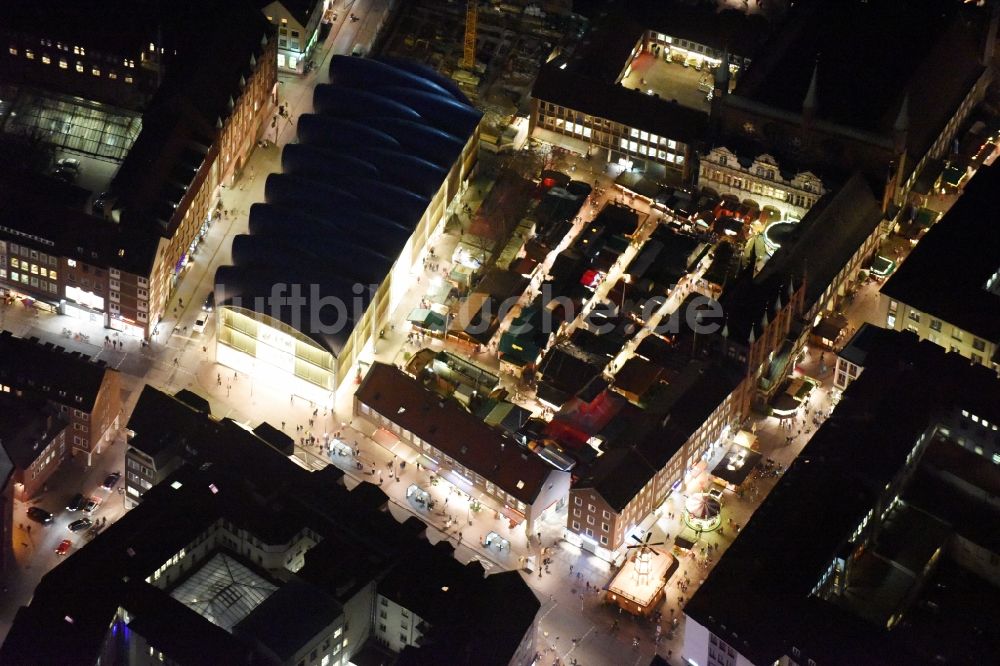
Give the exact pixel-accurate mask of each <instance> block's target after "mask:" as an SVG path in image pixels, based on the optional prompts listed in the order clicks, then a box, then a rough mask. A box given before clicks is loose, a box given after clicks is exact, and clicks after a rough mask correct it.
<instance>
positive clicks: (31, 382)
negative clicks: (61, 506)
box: [0, 331, 124, 462]
mask: <svg viewBox="0 0 1000 666" xmlns="http://www.w3.org/2000/svg"><path fill="white" fill-rule="evenodd" d="M0 391H2V392H3V393H14V394H17V393H18V392H20V393H23V394H25V395H35V396H38V397H40V398H42V399H44V400H45V401H46V402H47V403H48V404H50V405H51V406H52V407H53V408H54V409H55V410H56V412H57V413H58V414H59V416H60V417H61V418H63V419H64V420H65V421H67V422H68V424H69V426H68V430H67V435H66V444H67V449H70V450H71V451H73V452H78V453H82V454H85V455H86V456H87V460H88V462H89V461H90V460H91V457H92V455H93V454H95V453H96V454H99V453H101V451H102V450H103V448H104V447H105V446H107V445H109V444H110V443H111V442H112V441H113V440H114V438H115V437H117V436H118V433H119V431H120V429H121V427H122V426H123V425H124V424H123V423H122V401H121V375H120V374H119V373H118V371H117V370H113V369H111V368H108V367H107V366H106V365H105V364H104V362H102V361H92V360H91V359H90V358H89V357H87V356H84V355H82V354H80V353H79V352H72V353H70V352H67V351H65V350H64V349H63V348H62V347H56V346H54V345H52V344H51V343H45V344H42V343H40V342H39V341H38V340H37V339H35V338H28V339H25V338H18V337H15V336H14V335H13V334H11V333H10V331H3V332H2V333H0Z"/></svg>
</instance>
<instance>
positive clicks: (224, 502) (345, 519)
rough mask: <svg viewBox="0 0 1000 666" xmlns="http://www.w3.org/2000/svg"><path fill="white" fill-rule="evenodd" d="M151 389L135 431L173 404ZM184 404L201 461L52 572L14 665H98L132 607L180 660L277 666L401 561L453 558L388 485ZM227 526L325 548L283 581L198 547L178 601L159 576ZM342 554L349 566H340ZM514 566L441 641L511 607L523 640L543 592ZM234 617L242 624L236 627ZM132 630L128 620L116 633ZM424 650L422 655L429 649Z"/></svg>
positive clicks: (28, 614) (17, 642) (16, 639)
mask: <svg viewBox="0 0 1000 666" xmlns="http://www.w3.org/2000/svg"><path fill="white" fill-rule="evenodd" d="M143 393H144V395H143V396H142V397H140V401H139V404H138V405H137V407H136V410H137V412H141V413H140V416H139V419H138V420H136V419H135V418H133V420H132V421H131V422H130V424H129V428H130V429H133V430H134V429H140V430H145V429H146V428H149V427H155V426H156V422H155V419H154V418H153V414H150V413H143V412H148V411H149V410H153V411H155V410H156V408H157V406H159V405H162V404H164V400H152V399H150V398H149V396H150V395H151V394H157V393H161V392H160V391H158V390H157V389H154V388H151V387H146V388H145V389H144V390H143ZM161 395H162V393H161ZM170 399H171V400H174V399H173V398H170ZM177 404H178V405H180V406H181V407H183V409H180V408H178V410H176V411H175V412H174V413H173V414H172V415H171V418H172V419H184V420H185V421H187V423H186V425H185V426H184V427H183V428H181V427H178V430H186V431H189V432H195V433H197V437H196V438H195V439H194V440H193V441H190V442H188V443H187V446H186V447H183V448H184V457H185V460H186V461H187V463H188V464H186V465H183V466H181V467H180V468H179V469H178V470H177V471H176V472H174V473H173V474H172V475H171V476H170V477H168V478H167V479H166V480H165V481H164V482H163V483H161V484H159V485H157V486H154V487H153V488H151V489H150V490H148V491H146V493H145V494H144V495H143V500H142V502H141V503H140V504H139V505H138V506H137V507H136V508H134V509H132V510H131V511H129V512H128V513H126V514H125V515H124V516H123V517H122V518H121V519H120V520H118V521H117V522H116V523H114V524H112V525H110V526H109V527H108V529H107V530H105V531H104V532H102V533H101V534H100V535H99V536H98V537H97V538H96V539H94V540H93V541H92V542H91V543H89V544H88V545H87V547H86V548H83V549H80V550H79V551H78V552H77V553H75V554H74V555H73V557H70V558H67V559H64V560H63V561H62V562H60V564H59V565H58V566H57V567H55V568H54V569H52V570H51V571H50V572H49V573H48V574H46V575H45V576H44V577H43V578H42V580H41V582H40V583H39V585H38V587H37V588H36V590H35V593H34V596H33V598H32V600H31V604H30V605H29V606H27V607H24V608H22V609H20V611H19V612H18V614H17V617H16V618H15V620H14V623H13V626H12V628H11V631H10V633H9V634H8V636H7V639H6V641H5V642H4V644H3V646H2V647H0V662H2V663H60V664H68V665H75V664H93V663H95V661H97V659H98V656H99V655H100V654H102V650H103V649H105V648H106V641H107V640H108V637H109V635H111V634H109V629H108V628H109V626H112V627H114V626H115V620H116V616H117V614H118V609H119V608H124V609H126V610H127V611H128V613H129V616H130V617H129V620H128V621H127V623H126V624H127V625H128V627H129V628H130V629H131V630H132V631H135V632H137V633H139V634H141V635H142V636H143V637H144V638H145V639H146V640H147V641H148V642H149V644H150V645H152V646H153V647H154V648H155V649H158V650H161V651H163V652H164V653H165V655H168V656H169V657H170V658H171V659H173V660H177V661H178V662H179V663H190V664H206V665H207V664H220V663H226V664H237V663H239V664H244V663H270V662H269V661H267V659H266V658H265V656H264V655H263V654H261V652H260V649H259V647H258V646H259V645H263V646H266V648H267V650H269V651H271V653H272V654H278V655H281V654H287V653H288V650H289V649H290V647H289V646H290V645H291V643H294V642H295V640H294V639H295V636H296V635H299V636H304V635H305V633H308V632H309V631H310V630H311V628H315V627H316V626H318V624H319V623H322V622H324V621H325V620H326V619H329V618H330V617H332V616H333V615H336V614H338V613H339V605H338V604H342V603H343V602H344V601H345V600H346V599H347V598H350V597H351V596H353V595H354V594H355V593H357V592H358V591H359V590H361V589H362V588H364V587H366V586H369V585H371V584H373V582H374V581H375V580H376V579H378V578H381V577H382V576H384V575H385V574H386V573H387V572H389V571H390V570H392V569H393V568H395V567H403V568H405V567H406V566H407V563H408V562H410V561H412V560H414V559H415V558H416V557H417V555H418V554H421V555H420V556H421V557H429V558H431V559H433V558H434V557H439V558H445V559H448V560H449V562H453V559H452V558H453V553H452V551H451V548H450V547H449V546H448V545H447V544H443V545H438V546H435V547H432V546H430V545H429V544H428V542H427V541H426V540H425V539H424V537H423V533H424V530H425V526H424V525H423V524H422V523H420V522H419V521H417V520H416V519H410V520H409V521H406V522H404V523H402V524H400V523H397V522H396V521H395V519H393V518H392V516H391V515H390V514H388V513H387V512H385V511H384V510H383V509H384V507H385V504H386V502H387V501H388V500H387V498H386V496H385V494H384V493H382V492H381V491H380V490H379V489H378V488H376V487H374V486H372V485H371V484H367V483H362V484H361V485H360V486H358V487H357V488H355V489H354V490H353V491H348V490H347V489H346V488H345V487H344V486H343V484H342V483H341V476H342V473H340V472H339V471H338V470H336V469H335V468H327V469H325V470H323V471H320V472H309V471H306V470H305V469H303V468H301V467H299V466H298V465H296V464H295V463H293V462H292V461H291V460H289V459H288V458H287V457H286V456H284V455H282V454H281V453H279V452H278V451H276V450H275V449H273V448H271V447H269V446H268V445H266V444H265V443H264V442H262V441H261V440H260V439H258V438H257V437H256V436H255V435H254V434H253V433H251V432H249V431H247V430H246V429H244V428H242V427H241V426H239V425H237V424H235V423H233V422H232V421H229V420H222V421H216V420H214V419H212V418H211V417H210V416H208V415H206V414H203V413H201V412H198V411H196V410H194V409H192V408H190V407H187V406H185V405H183V403H180V402H179V401H177ZM184 410H186V411H184ZM161 418H162V417H161ZM140 434H148V433H140ZM222 523H225V524H228V525H230V526H231V527H230V529H236V530H245V531H246V532H247V533H248V534H250V535H252V536H253V537H254V538H256V539H257V540H259V541H260V542H262V543H263V544H272V545H274V546H275V547H277V546H278V545H280V544H288V543H289V542H290V540H292V539H293V538H294V537H295V536H296V535H297V534H302V533H303V530H304V529H305V528H306V527H308V528H309V529H310V530H311V531H312V533H313V534H315V535H317V537H318V539H319V544H318V545H316V546H313V547H312V548H311V549H310V550H308V552H306V553H305V558H306V565H305V567H303V568H302V569H300V570H299V571H298V574H297V577H298V580H295V578H294V577H293V575H292V574H291V572H288V571H284V572H281V576H280V578H281V579H282V582H279V581H278V580H277V579H276V578H275V579H272V578H271V576H270V575H269V574H266V573H264V572H263V571H262V570H261V569H260V568H259V567H258V566H257V565H255V564H252V563H250V562H249V561H247V560H245V559H244V558H243V557H242V556H241V555H240V554H237V553H234V552H231V551H230V550H229V549H228V548H227V547H225V546H224V545H223V544H222V543H221V542H220V543H218V544H213V545H210V546H209V547H208V548H206V549H201V548H198V549H192V550H193V551H194V554H193V555H191V554H189V557H198V553H202V555H201V558H202V559H201V560H200V562H199V564H200V566H198V567H192V568H191V569H193V573H188V572H185V573H184V574H182V575H181V577H180V581H181V582H180V583H179V586H178V587H176V588H175V589H174V592H173V596H171V595H170V594H169V593H167V592H165V591H164V590H161V589H159V588H158V587H156V586H155V585H153V584H151V583H147V582H146V579H147V578H151V577H152V576H153V575H154V572H156V571H157V570H158V569H159V568H160V567H161V566H162V565H163V564H164V563H165V562H167V561H168V560H170V559H171V558H172V557H173V556H175V555H176V554H177V553H178V552H180V551H181V550H182V549H185V548H188V547H189V546H190V545H191V544H192V542H194V541H195V540H196V539H198V538H199V537H201V536H203V535H204V534H205V533H206V532H207V531H208V530H209V529H211V528H212V527H213V526H215V525H219V524H222ZM203 551H204V552H203ZM429 551H430V552H432V553H433V554H431V555H428V554H427V553H428V552H429ZM330 562H336V566H328V564H329V563H330ZM455 565H456V566H459V567H460V566H461V565H458V563H457V562H456V563H455ZM440 566H447V565H440ZM191 569H189V570H188V571H191ZM512 575H513V577H514V580H507V579H504V580H495V579H498V578H500V577H502V576H506V574H501V575H500V576H492V577H490V578H487V579H482V578H480V579H479V581H478V582H479V588H478V589H476V590H474V592H472V593H470V595H469V596H468V597H467V598H466V601H467V605H466V606H462V607H456V608H455V609H454V612H453V613H452V615H450V616H449V617H448V618H446V619H447V621H442V622H441V623H440V625H439V628H440V630H441V631H442V633H441V634H440V635H439V636H438V637H437V639H436V640H437V646H436V647H435V648H434V649H436V650H444V651H449V650H451V651H458V652H459V653H461V652H463V651H468V650H471V649H472V646H474V645H475V642H474V640H475V639H474V638H473V636H472V633H471V631H470V630H469V627H468V625H467V624H465V623H463V622H462V621H461V618H462V617H469V618H476V619H477V622H476V623H475V624H476V627H475V628H476V632H477V633H478V634H481V626H480V624H479V622H486V623H487V624H490V625H492V624H494V623H498V618H497V617H496V614H497V613H499V612H503V613H505V614H507V613H509V614H510V615H505V617H506V618H507V619H508V621H510V623H511V626H510V627H508V630H509V632H510V634H514V633H516V634H517V636H518V638H517V641H515V642H514V643H513V646H516V645H517V642H518V641H519V640H520V637H521V636H523V634H524V632H525V631H526V630H527V629H528V627H529V626H530V625H531V623H532V621H533V620H534V615H535V612H536V611H537V609H538V601H537V599H535V598H534V596H533V595H532V594H531V592H530V590H529V589H528V588H527V586H525V585H524V583H523V581H522V580H521V578H520V576H519V575H518V574H512ZM168 580H169V579H168ZM160 583H161V584H162V583H163V581H162V580H161V581H160ZM501 584H502V585H504V586H511V589H510V590H509V591H505V592H504V596H503V597H502V598H503V599H504V605H503V607H502V611H500V610H498V606H497V604H496V603H495V600H496V598H498V597H497V596H496V592H497V589H496V587H495V586H496V585H501ZM306 588H309V589H308V590H307V589H306ZM344 595H346V597H345V596H344ZM508 595H509V596H508ZM526 595H527V596H526ZM178 599H179V600H180V601H178ZM181 602H184V603H181ZM185 603H186V604H188V605H185ZM189 606H190V607H189ZM290 608H294V609H295V611H296V613H298V615H294V617H295V618H297V619H295V620H294V622H293V624H294V625H295V626H294V627H292V626H291V625H290V624H288V623H290V622H292V619H293V614H291V613H290V612H289V611H288V609H290ZM303 613H304V614H305V616H303V615H302V614H303ZM490 613H492V615H491V614H490ZM241 619H242V622H240V620H241ZM234 625H235V627H236V629H237V630H236V631H235V632H233V633H230V632H229V630H230V629H232V628H233V626H234ZM121 629H122V623H121V621H120V620H119V624H118V626H117V628H113V629H112V632H113V633H114V632H120V631H121ZM453 629H454V635H453V634H452V630H453ZM296 632H304V633H303V634H296ZM499 633H500V634H503V635H509V634H504V632H499ZM251 634H252V635H251ZM43 636H44V640H40V637H43ZM496 645H497V646H498V647H497V650H498V652H497V654H498V655H502V654H503V650H504V649H507V650H508V652H507V653H506V657H505V659H503V663H506V662H507V660H509V659H510V657H511V655H512V652H513V647H512V644H511V642H510V641H509V640H508V641H506V642H498V643H497V644H496ZM416 652H417V657H418V658H419V657H420V656H421V655H422V654H424V653H423V652H422V649H421V650H417V651H416ZM499 660H500V658H499V657H497V658H496V659H494V660H492V661H490V662H488V663H497V662H499ZM417 663H419V662H417ZM438 663H442V662H438ZM444 663H455V662H454V661H451V662H444Z"/></svg>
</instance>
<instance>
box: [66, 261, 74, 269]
mask: <svg viewBox="0 0 1000 666" xmlns="http://www.w3.org/2000/svg"><path fill="white" fill-rule="evenodd" d="M66 265H67V266H69V267H70V268H76V259H67V260H66Z"/></svg>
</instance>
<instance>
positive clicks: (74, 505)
mask: <svg viewBox="0 0 1000 666" xmlns="http://www.w3.org/2000/svg"><path fill="white" fill-rule="evenodd" d="M86 501H87V498H86V497H84V496H83V493H77V494H76V495H73V499H71V500H70V501H69V504H67V505H66V510H67V511H79V510H80V509H82V508H83V505H84V504H85V503H86Z"/></svg>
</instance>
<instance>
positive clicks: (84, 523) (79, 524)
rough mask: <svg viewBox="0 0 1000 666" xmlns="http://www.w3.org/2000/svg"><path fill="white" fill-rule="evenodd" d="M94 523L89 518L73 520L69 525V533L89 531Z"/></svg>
mask: <svg viewBox="0 0 1000 666" xmlns="http://www.w3.org/2000/svg"><path fill="white" fill-rule="evenodd" d="M93 524H94V522H93V521H92V520H91V519H90V518H81V519H80V520H74V521H73V522H72V523H70V524H69V531H70V532H81V531H83V530H86V529H89V528H90V526H91V525H93Z"/></svg>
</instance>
